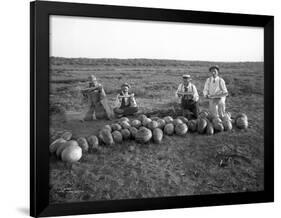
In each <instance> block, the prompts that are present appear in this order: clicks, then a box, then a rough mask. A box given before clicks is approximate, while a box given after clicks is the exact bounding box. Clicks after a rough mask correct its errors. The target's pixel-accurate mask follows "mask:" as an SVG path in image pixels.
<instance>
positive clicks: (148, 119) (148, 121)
mask: <svg viewBox="0 0 281 218" xmlns="http://www.w3.org/2000/svg"><path fill="white" fill-rule="evenodd" d="M151 121H152V120H151V119H150V118H144V119H143V121H142V125H143V126H145V127H147V126H148V124H149V123H150V122H151Z"/></svg>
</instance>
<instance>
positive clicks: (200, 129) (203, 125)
mask: <svg viewBox="0 0 281 218" xmlns="http://www.w3.org/2000/svg"><path fill="white" fill-rule="evenodd" d="M207 124H208V123H207V120H206V119H202V118H200V119H199V120H198V122H197V129H198V132H199V133H200V134H204V133H205V131H206V127H207Z"/></svg>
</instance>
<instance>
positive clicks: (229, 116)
mask: <svg viewBox="0 0 281 218" xmlns="http://www.w3.org/2000/svg"><path fill="white" fill-rule="evenodd" d="M226 120H229V121H231V114H230V113H229V112H226V113H225V115H224V116H223V118H222V121H226Z"/></svg>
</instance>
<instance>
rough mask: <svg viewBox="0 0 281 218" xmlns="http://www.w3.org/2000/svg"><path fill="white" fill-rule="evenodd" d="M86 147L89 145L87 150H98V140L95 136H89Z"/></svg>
mask: <svg viewBox="0 0 281 218" xmlns="http://www.w3.org/2000/svg"><path fill="white" fill-rule="evenodd" d="M87 141H88V145H89V150H90V151H92V150H94V149H98V147H99V139H98V137H97V136H95V135H90V136H89V137H87Z"/></svg>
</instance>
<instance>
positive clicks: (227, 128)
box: [222, 120, 232, 131]
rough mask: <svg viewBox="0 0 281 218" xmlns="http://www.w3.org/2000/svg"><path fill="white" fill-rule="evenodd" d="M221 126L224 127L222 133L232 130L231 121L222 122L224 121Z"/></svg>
mask: <svg viewBox="0 0 281 218" xmlns="http://www.w3.org/2000/svg"><path fill="white" fill-rule="evenodd" d="M222 124H223V127H224V131H230V130H232V123H231V120H224V121H222Z"/></svg>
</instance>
